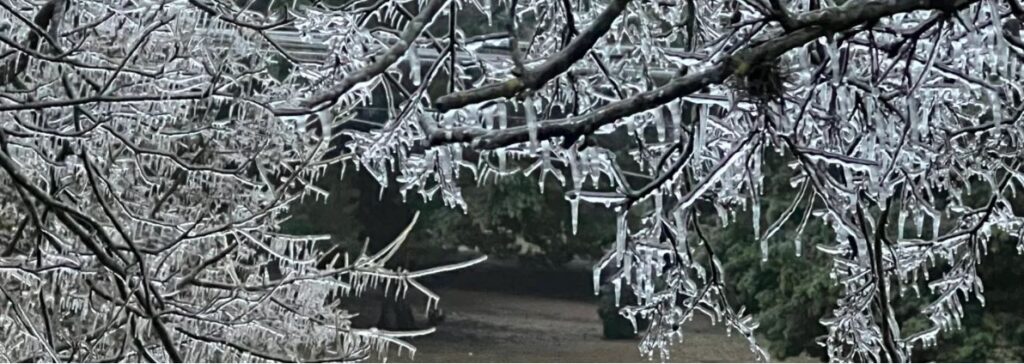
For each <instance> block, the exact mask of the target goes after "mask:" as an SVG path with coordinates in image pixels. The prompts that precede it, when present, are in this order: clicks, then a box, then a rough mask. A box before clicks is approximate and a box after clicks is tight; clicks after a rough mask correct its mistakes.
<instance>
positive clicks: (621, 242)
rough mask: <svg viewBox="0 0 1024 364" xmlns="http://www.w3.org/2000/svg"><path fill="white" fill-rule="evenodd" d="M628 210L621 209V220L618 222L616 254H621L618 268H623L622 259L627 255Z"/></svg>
mask: <svg viewBox="0 0 1024 364" xmlns="http://www.w3.org/2000/svg"><path fill="white" fill-rule="evenodd" d="M627 212H628V210H626V209H620V211H619V218H618V220H617V221H616V235H615V252H616V253H618V254H619V261H618V264H617V266H618V267H621V266H622V259H624V258H625V255H626V237H627V236H628V235H629V226H628V225H627V224H626V214H627Z"/></svg>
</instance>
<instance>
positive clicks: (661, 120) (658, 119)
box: [654, 108, 666, 142]
mask: <svg viewBox="0 0 1024 364" xmlns="http://www.w3.org/2000/svg"><path fill="white" fill-rule="evenodd" d="M665 127H666V125H665V116H664V114H663V113H662V112H661V108H656V109H654V128H655V129H657V131H658V141H659V142H665Z"/></svg>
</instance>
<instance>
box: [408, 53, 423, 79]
mask: <svg viewBox="0 0 1024 364" xmlns="http://www.w3.org/2000/svg"><path fill="white" fill-rule="evenodd" d="M411 48H412V49H409V55H408V60H409V77H410V81H412V85H413V86H419V85H420V83H421V82H422V80H421V78H422V77H423V75H421V74H420V60H419V55H418V54H417V53H418V51H417V48H416V46H415V45H413V46H412V47H411Z"/></svg>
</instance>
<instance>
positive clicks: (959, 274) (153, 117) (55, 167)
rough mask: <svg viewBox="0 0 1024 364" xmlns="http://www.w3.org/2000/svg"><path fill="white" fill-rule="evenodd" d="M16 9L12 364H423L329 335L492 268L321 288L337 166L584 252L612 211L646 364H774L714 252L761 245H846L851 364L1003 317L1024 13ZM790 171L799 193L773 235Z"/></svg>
mask: <svg viewBox="0 0 1024 364" xmlns="http://www.w3.org/2000/svg"><path fill="white" fill-rule="evenodd" d="M257 5H258V6H257ZM0 8H2V9H0V43H2V45H0V63H2V64H0V96H2V97H0V170H2V171H3V172H2V173H0V218H2V221H3V222H2V223H0V228H2V229H0V237H2V238H3V240H2V242H3V244H4V246H3V247H2V251H0V252H2V254H0V265H2V267H3V269H2V270H0V278H2V283H0V288H2V289H3V292H2V293H3V295H2V297H3V298H4V301H3V306H2V307H0V310H2V311H0V312H2V314H0V334H3V335H0V336H2V339H0V340H3V342H2V344H3V345H0V358H4V359H7V360H11V361H15V360H18V361H20V360H29V361H31V360H50V361H57V360H90V361H105V360H136V361H141V360H161V361H164V360H167V361H182V360H191V361H197V360H210V359H211V358H213V360H221V361H226V360H252V359H260V360H268V361H285V360H349V359H359V358H363V357H365V356H366V355H368V353H369V352H372V351H383V350H385V349H387V348H388V347H392V346H394V345H398V346H399V347H406V348H411V347H410V346H409V345H408V344H406V343H405V342H404V341H402V338H403V337H407V336H410V335H419V334H424V333H426V332H427V331H421V332H402V333H399V332H388V331H382V330H362V329H354V328H351V327H350V326H349V325H348V323H349V318H350V317H351V316H350V315H349V313H348V312H346V311H344V310H343V309H340V308H339V309H335V308H334V307H331V306H329V305H328V306H326V307H325V305H324V303H325V302H329V297H330V296H331V295H332V294H333V293H335V292H342V293H359V292H362V291H363V290H364V289H366V288H368V287H373V286H383V287H386V289H388V290H390V291H392V292H393V294H403V292H405V291H406V290H408V289H409V288H413V289H414V290H419V291H421V292H422V293H423V294H426V295H428V297H430V298H431V300H430V302H432V303H433V302H434V301H436V295H434V294H433V293H432V292H430V290H429V289H427V288H426V287H424V286H422V285H421V284H419V283H418V282H417V280H416V279H417V278H419V277H422V276H425V275H429V274H433V273H437V272H443V271H447V270H452V269H457V268H461V267H465V266H468V265H470V264H473V263H475V262H478V261H479V259H477V260H473V261H468V262H464V263H456V264H452V265H445V266H441V267H437V268H427V269H424V270H418V271H414V272H406V271H403V270H401V269H397V268H392V267H388V266H386V265H385V264H384V262H386V261H387V260H389V259H390V258H391V257H392V256H393V254H394V252H395V250H396V249H397V248H398V246H399V245H401V242H402V241H403V240H404V239H403V238H404V237H405V236H406V234H402V235H401V236H400V238H399V239H397V240H396V241H395V242H394V244H386V245H385V246H384V247H383V248H382V249H381V250H380V251H368V250H365V249H364V250H362V251H354V252H351V254H349V255H346V254H329V256H330V257H331V258H330V260H331V261H330V262H329V263H328V264H318V263H322V262H320V259H321V258H323V256H322V254H321V252H320V251H319V250H317V249H316V246H317V242H318V241H322V240H324V239H325V237H323V236H320V235H309V236H292V235H288V234H282V233H280V232H279V227H280V225H281V223H282V222H283V221H284V220H286V219H287V217H288V214H289V205H290V204H292V203H294V202H295V201H298V200H299V199H303V198H312V199H322V198H324V197H325V196H326V191H324V190H323V189H321V188H319V187H317V185H316V184H315V182H316V180H317V179H319V178H322V177H324V171H326V170H327V168H328V167H330V166H331V165H338V164H341V165H349V166H355V167H358V168H360V169H362V170H365V171H367V172H368V173H369V174H370V175H371V176H372V177H373V178H374V179H375V180H376V182H377V183H378V184H380V185H381V186H396V187H397V188H398V189H399V191H401V193H402V195H403V196H405V195H410V192H411V194H413V195H418V196H421V197H422V198H423V199H425V200H431V199H435V198H436V199H439V200H440V201H442V202H444V204H446V205H448V206H451V207H454V208H458V209H462V210H464V211H467V212H469V213H472V211H473V209H474V207H473V206H469V205H468V204H467V202H466V201H467V199H466V198H464V189H463V187H464V186H465V185H467V183H474V182H475V183H476V184H479V185H483V186H488V185H489V182H493V181H494V180H497V179H507V178H509V176H512V175H520V174H521V175H525V176H527V177H529V178H532V179H534V180H535V181H537V182H538V183H539V185H538V189H541V188H550V187H549V186H548V185H549V182H552V181H557V184H558V185H561V192H562V197H563V198H564V199H565V200H567V204H568V206H569V208H568V212H569V217H568V221H569V229H568V230H569V231H570V232H571V233H573V234H577V233H580V231H579V230H580V228H581V227H582V228H588V227H586V225H583V224H581V223H580V222H579V220H581V219H585V218H586V216H582V217H581V216H580V210H581V207H580V205H581V204H584V205H592V206H591V207H596V208H604V209H606V210H607V211H608V212H609V213H611V214H614V215H615V218H614V221H615V223H614V229H615V232H616V233H615V239H614V242H613V243H612V244H611V245H612V246H611V248H610V249H609V250H608V251H607V252H606V254H605V255H604V256H603V258H602V259H601V260H600V263H599V264H598V265H597V267H595V274H594V277H595V278H594V281H595V286H597V285H598V284H599V281H600V276H601V274H602V272H603V271H607V272H606V274H608V275H610V277H611V283H612V284H613V285H614V287H615V290H616V292H617V295H618V294H620V293H621V291H622V290H628V291H629V292H632V294H633V295H635V296H636V300H635V302H632V303H631V304H629V305H625V306H624V307H623V308H622V309H621V313H622V314H623V315H625V316H626V317H627V318H630V319H633V320H637V319H642V320H644V321H648V322H650V327H649V329H648V330H647V332H646V334H645V336H644V338H643V340H642V341H641V343H640V348H641V351H642V352H644V353H645V354H647V355H649V356H655V355H661V356H662V357H664V356H666V355H667V353H668V350H667V347H668V346H669V345H673V344H674V343H676V342H678V341H680V340H682V339H683V337H684V335H685V332H684V329H683V326H682V323H684V322H686V321H688V320H690V319H691V318H692V316H693V315H694V314H704V315H707V316H709V317H711V318H712V319H713V320H714V321H719V322H722V323H724V324H725V325H726V326H727V327H728V329H729V330H732V331H735V332H738V333H739V334H740V335H742V336H743V337H744V338H746V339H747V340H748V341H749V343H750V349H751V352H752V353H753V355H754V357H755V358H757V359H767V358H768V354H767V352H766V351H765V350H764V349H763V348H762V346H761V345H760V344H759V343H758V341H757V334H756V333H757V332H756V329H757V328H758V323H757V321H756V320H755V318H754V317H752V316H751V315H749V313H748V312H746V311H745V310H744V309H743V308H742V307H740V305H738V304H737V302H734V301H735V300H734V299H733V298H731V297H730V295H729V294H728V292H729V288H728V287H729V284H730V282H729V281H728V278H729V277H728V276H727V275H726V274H725V268H724V266H725V263H724V262H726V261H727V260H728V259H725V255H727V254H729V252H728V249H723V248H724V246H723V245H724V244H718V243H716V241H715V240H714V239H713V238H714V236H713V234H712V231H705V230H707V229H706V228H705V227H703V225H705V224H706V223H708V222H710V221H715V220H717V221H719V223H720V224H721V225H725V224H728V223H733V224H746V225H749V226H750V227H751V229H750V234H749V235H748V236H746V237H742V239H745V240H746V241H748V242H750V243H752V244H756V245H757V246H758V247H759V248H760V256H761V257H760V259H761V260H769V261H770V260H771V259H780V257H778V256H777V255H778V254H774V253H773V251H777V250H773V246H776V245H778V244H779V241H778V240H779V239H781V240H785V241H786V242H787V243H791V244H792V245H793V247H794V248H795V249H796V251H803V241H805V240H804V234H805V233H806V230H807V229H808V228H807V227H808V226H809V225H808V224H809V223H808V222H809V221H811V220H813V221H815V222H819V223H821V226H822V227H823V228H827V230H826V232H827V233H828V236H829V237H830V239H829V240H827V241H824V242H821V243H819V244H816V245H815V247H814V248H815V249H817V252H816V253H815V254H816V255H817V254H820V255H821V256H823V257H825V258H826V259H827V260H828V261H829V262H828V263H827V264H828V265H827V266H826V267H825V269H822V270H818V271H817V272H818V273H817V275H818V276H819V277H821V276H827V277H828V279H829V280H831V282H832V284H834V285H835V289H836V291H837V292H836V301H835V303H834V305H832V306H831V307H829V308H828V309H827V310H826V311H827V312H825V316H824V317H823V318H822V320H821V322H822V323H823V324H824V326H825V331H826V335H825V337H824V339H823V340H822V344H823V345H824V346H825V348H826V350H825V354H826V355H827V357H828V358H829V359H830V360H834V361H908V360H910V359H911V353H912V352H913V351H914V350H915V349H920V348H922V347H929V346H931V345H933V344H935V343H936V340H937V338H938V336H939V335H940V334H941V333H943V332H949V331H952V330H956V329H957V328H958V327H960V326H961V322H960V321H961V319H962V318H963V315H964V310H965V309H964V307H965V302H968V301H970V300H978V301H981V300H983V299H984V296H983V287H984V285H983V279H982V276H981V275H979V269H978V266H979V264H982V262H983V259H984V257H985V256H986V254H988V253H989V252H991V253H993V254H995V253H1001V254H1006V253H1008V252H1009V253H1013V252H1014V251H1018V252H1019V251H1022V250H1024V243H1022V240H1021V236H1020V235H1021V233H1022V232H1024V220H1022V219H1021V217H1020V213H1019V208H1015V205H1014V204H1013V202H1012V198H1013V196H1014V194H1015V192H1016V190H1017V188H1018V187H1019V186H1021V182H1022V181H1024V179H1022V175H1021V173H1020V171H1021V166H1020V161H1021V160H1022V159H1021V157H1022V156H1021V150H1022V148H1021V137H1022V131H1024V129H1022V128H1021V126H1020V125H1019V124H1018V121H1019V119H1020V118H1021V114H1022V113H1024V108H1022V107H1021V105H1022V104H1024V102H1022V101H1024V100H1022V98H1024V91H1022V90H1021V85H1024V82H1021V77H1022V76H1021V74H1022V70H1021V60H1022V59H1024V58H1022V57H1024V41H1022V40H1021V20H1022V19H1024V7H1022V6H1021V4H1020V2H1019V0H845V1H839V0H836V1H830V0H710V1H702V2H697V1H694V0H635V1H631V0H562V1H548V0H356V1H327V2H320V1H284V0H281V1H277V0H274V1H270V2H260V3H259V4H257V2H255V1H221V0H132V1H128V0H125V1H96V0H48V1H45V2H42V3H39V2H35V1H29V0H13V1H0ZM463 16H467V18H466V19H464V18H463ZM481 16H482V17H484V18H485V19H486V23H485V22H483V21H467V19H479V17H481ZM368 109H372V110H373V112H375V113H378V114H379V115H380V117H381V118H382V119H383V120H385V121H384V122H377V121H373V120H366V119H364V118H363V117H362V115H364V114H365V113H366V112H368V111H367V110H368ZM360 125H362V126H360ZM768 168H770V169H772V172H774V173H776V174H774V175H773V178H783V179H784V180H786V181H788V183H789V184H790V187H791V188H792V189H794V190H795V191H797V192H796V194H795V196H793V197H792V198H791V199H789V201H786V203H785V204H783V205H777V204H771V205H770V206H771V207H772V208H773V209H770V208H768V207H767V206H769V204H768V203H767V202H766V199H768V198H770V197H771V194H772V193H774V192H773V191H771V190H769V189H768V188H767V187H766V186H767V185H766V183H765V181H764V179H765V178H766V176H767V175H768V174H767V173H765V172H766V169H768ZM548 193H550V190H549V192H548ZM779 206H785V207H779ZM742 211H749V217H747V216H746V214H745V213H742ZM741 216H742V217H744V219H745V221H740V220H738V217H741ZM907 222H910V225H909V226H908V225H907ZM789 226H795V228H792V229H789V228H787V229H786V230H785V233H783V235H779V234H780V231H783V227H789ZM488 228H490V226H488ZM495 228H500V226H495ZM783 237H784V238H783ZM997 237H998V239H997ZM739 238H740V237H737V239H739ZM997 241H1009V243H1006V244H1011V245H1014V247H1013V248H1012V249H1008V248H1005V247H999V248H995V247H994V246H993V245H994V244H995V243H996V242H997ZM782 259H787V261H788V260H789V259H791V258H782ZM595 289H596V287H595ZM919 293H920V297H923V298H922V299H920V300H917V299H916V298H914V299H911V298H908V297H917V296H918V294H919ZM904 304H913V305H914V307H916V309H915V310H910V311H908V312H911V313H912V314H911V315H910V316H911V317H904V316H907V315H904V313H905V312H904V311H902V308H901V307H903V306H902V305H904ZM914 318H918V321H914ZM428 331H429V330H428ZM282 338H284V339H282ZM268 342H274V343H281V344H279V345H269V346H268V345H266V343H268Z"/></svg>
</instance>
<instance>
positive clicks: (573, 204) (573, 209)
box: [569, 197, 580, 235]
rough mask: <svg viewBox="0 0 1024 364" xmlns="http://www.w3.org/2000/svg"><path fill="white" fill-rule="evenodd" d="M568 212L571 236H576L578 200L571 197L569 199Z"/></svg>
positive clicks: (578, 215) (578, 214)
mask: <svg viewBox="0 0 1024 364" xmlns="http://www.w3.org/2000/svg"><path fill="white" fill-rule="evenodd" d="M569 210H570V213H571V214H572V235H576V232H577V228H578V227H579V218H580V199H579V198H577V197H572V198H570V199H569Z"/></svg>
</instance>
